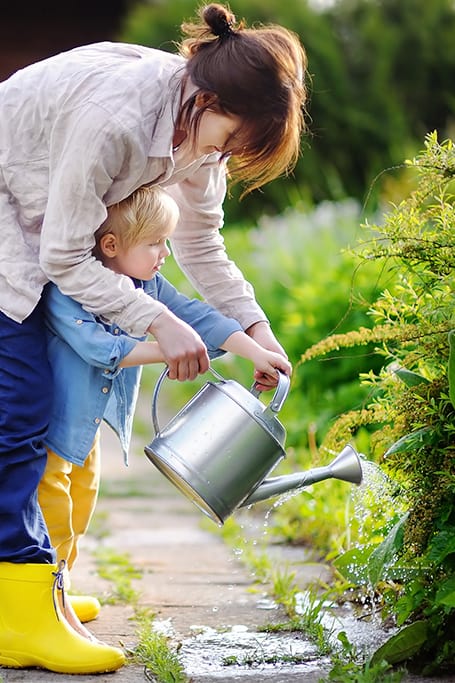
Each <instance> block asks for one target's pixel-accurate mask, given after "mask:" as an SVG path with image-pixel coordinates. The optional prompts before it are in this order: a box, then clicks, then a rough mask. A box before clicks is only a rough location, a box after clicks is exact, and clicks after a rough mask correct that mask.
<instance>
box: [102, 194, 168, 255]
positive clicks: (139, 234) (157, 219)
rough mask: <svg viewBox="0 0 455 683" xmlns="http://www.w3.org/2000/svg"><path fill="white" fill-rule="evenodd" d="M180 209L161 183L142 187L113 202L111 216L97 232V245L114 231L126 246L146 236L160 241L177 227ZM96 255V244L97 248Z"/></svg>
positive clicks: (110, 210) (109, 211) (108, 215)
mask: <svg viewBox="0 0 455 683" xmlns="http://www.w3.org/2000/svg"><path fill="white" fill-rule="evenodd" d="M178 217H179V209H178V206H177V204H176V203H175V201H174V200H173V199H172V197H171V196H170V195H169V194H168V193H167V192H166V191H165V190H163V188H161V187H159V185H150V186H148V187H140V188H139V189H137V190H136V191H135V192H133V194H131V195H129V197H126V199H122V201H120V202H117V204H112V206H109V207H108V209H107V218H106V220H105V221H104V223H102V224H101V226H100V227H99V228H98V230H97V231H96V233H95V239H96V242H97V245H98V243H99V240H100V239H101V237H103V235H106V234H107V233H112V234H113V235H115V236H116V237H117V238H118V240H119V242H120V244H121V245H122V246H123V247H124V248H129V247H131V246H134V245H135V244H138V243H139V242H142V241H143V240H145V239H150V240H154V239H156V240H157V241H158V240H159V239H161V238H162V237H163V235H166V236H167V235H169V234H170V233H171V232H172V231H173V230H174V228H175V226H176V224H177V221H178ZM94 253H95V256H96V255H97V253H96V248H95V252H94Z"/></svg>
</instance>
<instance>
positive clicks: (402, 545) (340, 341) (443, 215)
mask: <svg viewBox="0 0 455 683" xmlns="http://www.w3.org/2000/svg"><path fill="white" fill-rule="evenodd" d="M407 164H408V165H409V167H411V168H412V169H414V171H415V173H416V175H417V178H416V186H415V189H414V190H413V191H412V192H411V193H410V194H409V196H407V197H406V198H405V199H403V200H402V201H401V202H400V203H399V204H398V205H396V206H394V207H393V208H392V209H391V211H390V212H389V213H388V214H387V215H386V216H385V220H384V222H383V224H382V225H366V226H365V228H366V229H367V231H368V237H367V239H366V240H365V242H364V248H363V252H362V256H363V258H364V259H365V260H367V261H371V260H374V261H378V262H383V264H384V268H385V269H388V270H389V271H394V272H395V273H396V275H397V284H396V286H395V287H394V290H393V291H391V290H389V289H384V290H383V291H382V293H381V295H380V296H379V297H378V298H377V299H376V301H375V302H374V303H373V304H372V306H371V309H370V315H371V318H372V320H373V321H374V325H373V327H371V328H363V327H362V328H359V329H358V330H354V331H351V332H348V333H346V334H335V335H331V336H329V337H328V338H327V339H324V340H323V341H321V342H319V343H318V344H316V345H314V346H313V347H312V348H311V349H309V350H307V351H306V352H305V353H304V354H303V355H302V363H305V362H306V361H307V360H309V359H311V358H314V357H316V356H319V357H320V356H323V355H325V354H327V353H330V352H332V351H333V350H334V349H336V350H338V349H341V348H343V349H348V348H351V347H352V348H354V347H359V346H363V345H365V344H370V343H371V342H373V343H374V344H375V345H376V348H377V353H378V354H380V356H381V357H382V359H383V363H382V367H381V369H380V371H379V372H376V371H373V370H371V371H370V372H368V373H363V376H362V379H363V383H364V384H365V385H366V386H370V387H372V388H373V389H374V394H373V395H374V398H373V400H372V401H371V402H370V404H369V405H368V406H366V408H365V409H364V410H362V411H356V410H353V411H349V412H346V413H345V414H343V415H342V416H341V417H340V418H339V419H338V420H337V421H336V423H335V424H334V425H333V426H332V428H331V430H330V431H329V433H328V434H327V436H326V439H325V441H324V444H323V445H324V447H326V448H330V449H332V448H334V449H337V448H339V447H341V446H342V445H343V444H344V443H345V442H346V441H348V440H350V439H352V438H353V437H355V434H356V431H357V429H358V428H359V426H361V425H364V424H366V423H367V424H368V423H369V424H371V425H375V427H376V431H375V432H374V434H373V435H372V437H371V448H370V452H369V454H368V455H369V458H370V459H371V460H374V461H376V462H377V463H380V465H381V468H382V469H383V470H384V472H386V473H387V476H388V477H389V478H390V480H391V481H392V482H393V484H394V486H395V487H396V493H397V494H398V495H399V497H400V500H401V503H403V502H404V503H405V506H406V512H405V514H404V515H403V516H402V517H401V519H398V520H397V519H396V516H394V515H393V512H392V511H390V524H389V529H388V533H385V535H384V538H383V540H382V542H381V543H380V544H377V543H373V544H370V546H369V547H364V548H363V549H362V551H359V549H356V550H350V551H348V554H347V555H346V556H345V557H344V558H343V557H341V558H339V559H338V562H337V564H338V568H339V569H340V571H341V573H343V572H344V573H345V575H346V576H347V577H348V578H349V579H350V580H352V579H353V576H352V571H350V570H348V567H351V569H352V564H353V563H355V552H356V553H357V557H358V558H360V560H359V564H362V562H364V563H365V564H366V573H365V572H364V576H367V577H368V578H369V581H370V583H371V584H372V586H373V587H376V588H378V587H380V592H381V594H382V595H383V609H384V614H385V615H387V616H388V617H389V618H390V617H393V618H394V620H395V622H396V624H397V625H398V626H399V627H400V630H399V632H398V633H397V634H395V635H394V636H393V637H392V638H391V639H390V640H389V641H388V642H387V643H386V644H385V645H384V646H383V647H382V648H380V650H379V651H378V652H377V654H376V655H375V656H374V657H373V660H375V659H376V660H380V659H381V658H382V659H385V660H387V661H389V662H391V663H393V664H395V663H397V662H400V661H407V662H408V665H409V666H410V667H411V669H415V670H417V671H419V672H423V673H424V674H428V673H434V672H438V673H445V672H453V667H454V665H455V496H454V494H455V401H454V399H455V341H454V334H455V332H454V330H455V305H454V304H455V275H454V272H455V271H454V268H455V195H454V188H455V185H454V183H455V147H454V145H453V142H452V141H451V140H447V141H445V142H443V143H440V142H439V141H438V139H437V135H436V134H435V133H432V134H430V135H428V136H427V137H426V139H425V148H424V150H423V151H422V152H421V153H420V154H419V155H418V156H417V157H416V158H415V159H413V160H412V161H409V162H407ZM373 512H374V511H373Z"/></svg>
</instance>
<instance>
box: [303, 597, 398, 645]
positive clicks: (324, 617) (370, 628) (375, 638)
mask: <svg viewBox="0 0 455 683" xmlns="http://www.w3.org/2000/svg"><path fill="white" fill-rule="evenodd" d="M315 602H316V601H315V599H314V597H312V596H311V595H310V593H309V592H308V591H302V592H300V593H297V594H296V596H295V610H296V612H297V614H304V613H306V612H308V609H309V607H310V606H311V605H313V606H315ZM320 606H321V611H320V612H319V613H318V617H317V618H318V620H319V622H320V624H321V625H322V626H323V627H324V629H325V630H326V633H327V634H328V639H329V641H330V643H331V644H332V646H333V647H334V648H335V649H336V648H337V647H339V645H340V643H339V641H338V638H337V636H338V634H339V633H340V632H342V631H344V632H345V633H346V636H347V638H348V640H349V642H350V643H352V644H353V645H355V648H356V650H357V652H358V654H359V655H361V656H363V655H365V656H368V655H371V654H372V653H373V652H374V651H375V650H376V649H377V648H378V647H380V646H381V645H382V644H383V643H385V641H386V640H387V639H388V638H390V637H391V636H392V635H393V634H394V633H396V631H397V630H398V628H388V629H385V628H383V627H382V626H381V622H380V620H379V619H376V618H375V617H374V615H371V614H369V613H368V612H366V613H365V615H363V616H364V617H365V618H363V619H361V618H359V615H358V614H356V613H355V612H354V610H353V608H352V606H351V605H350V604H349V603H345V604H344V605H343V606H342V607H338V606H337V605H334V604H333V603H331V602H330V601H326V600H324V601H322V602H321V605H320Z"/></svg>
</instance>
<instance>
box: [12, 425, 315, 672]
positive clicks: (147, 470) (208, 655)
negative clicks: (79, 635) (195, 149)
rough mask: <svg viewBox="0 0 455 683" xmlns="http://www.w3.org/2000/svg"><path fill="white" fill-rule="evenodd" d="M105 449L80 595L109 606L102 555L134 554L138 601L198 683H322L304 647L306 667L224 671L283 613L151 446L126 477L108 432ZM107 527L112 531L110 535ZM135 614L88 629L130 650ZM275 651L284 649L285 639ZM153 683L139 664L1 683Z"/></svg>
mask: <svg viewBox="0 0 455 683" xmlns="http://www.w3.org/2000/svg"><path fill="white" fill-rule="evenodd" d="M102 444H103V474H102V491H103V493H102V495H101V496H100V500H99V503H98V507H97V511H96V515H95V519H94V522H93V524H92V527H93V532H92V533H90V534H89V536H88V537H87V538H86V539H84V542H83V543H82V545H81V554H80V558H79V559H78V561H77V563H76V565H75V567H74V569H73V573H72V583H73V585H72V588H73V590H74V592H76V593H86V594H91V595H96V596H97V597H98V598H100V599H101V601H103V598H108V597H109V595H110V594H111V589H112V585H111V584H110V583H109V581H106V580H104V579H102V578H100V577H99V575H98V573H97V567H96V563H95V559H94V552H95V551H96V550H97V549H99V548H103V547H104V548H106V549H107V550H108V551H109V552H110V551H113V553H116V554H126V555H128V557H129V564H130V565H131V566H133V567H134V568H135V569H138V570H140V572H141V574H142V575H141V578H140V579H137V580H133V581H132V584H133V587H134V589H135V591H138V592H139V594H140V598H139V605H140V606H141V607H145V608H149V609H150V610H151V611H152V612H153V613H154V615H155V623H156V625H157V627H158V628H160V630H163V631H164V632H165V633H167V634H171V636H172V641H171V642H173V643H174V644H175V645H176V646H177V644H178V647H179V648H180V649H179V656H180V657H181V659H182V662H183V663H184V666H185V672H186V673H187V675H188V677H189V679H191V681H192V683H215V681H216V683H221V682H223V681H226V682H228V681H229V682H230V683H233V682H234V681H238V680H247V681H248V683H264V682H266V681H269V680H270V681H272V680H273V681H274V683H291V682H292V681H299V682H300V683H307V682H308V683H313V682H314V683H316V681H318V680H319V679H320V677H321V676H322V675H323V672H324V667H323V665H322V663H321V662H320V660H319V658H318V657H317V655H316V652H315V649H314V648H313V647H312V646H310V645H309V644H308V643H306V642H304V643H303V645H302V646H301V647H303V646H304V647H305V648H306V651H307V652H308V660H309V661H308V664H305V665H298V666H294V667H279V668H277V667H276V666H275V667H272V666H271V665H264V666H262V667H261V666H259V667H255V668H248V667H242V670H239V667H236V666H224V665H223V658H224V657H229V656H232V654H233V653H234V654H237V655H238V654H239V650H240V651H243V653H245V651H247V650H248V649H251V648H253V649H255V650H256V652H257V650H258V648H269V647H270V646H273V642H272V641H273V638H274V636H273V635H270V634H268V635H264V634H259V633H257V629H258V627H259V626H260V625H263V624H268V623H271V622H278V621H285V620H286V617H285V615H284V613H283V612H282V610H281V608H279V607H277V606H276V605H275V604H274V603H273V602H272V601H270V599H269V598H268V597H267V595H266V594H265V593H262V592H257V589H255V590H252V587H253V585H254V579H253V577H251V576H250V575H249V573H248V571H247V570H246V569H245V568H244V567H243V566H242V565H241V563H240V562H239V561H238V559H237V558H236V555H235V553H234V552H233V551H232V550H230V549H229V548H228V547H227V546H226V545H225V544H224V543H223V541H222V540H221V539H220V537H219V535H218V534H217V533H216V530H217V527H216V525H214V523H213V522H212V521H211V520H208V519H206V518H205V516H204V515H203V513H201V512H200V511H199V510H197V508H195V507H194V505H193V504H192V503H191V502H189V501H187V500H186V498H185V497H184V496H183V495H182V494H181V493H179V492H178V491H177V490H176V489H175V487H174V486H173V485H171V484H170V483H169V482H168V481H167V480H166V479H165V477H164V476H163V475H161V474H160V473H159V472H158V471H157V470H156V468H155V467H154V466H153V465H152V464H151V463H150V462H149V461H148V460H147V458H146V457H145V455H143V445H144V444H143V443H142V444H138V446H137V447H136V448H134V449H133V451H134V452H133V454H132V456H131V458H130V466H129V468H127V469H126V468H125V467H124V465H123V462H122V456H121V454H120V451H119V446H118V444H117V442H116V440H115V438H114V437H113V435H112V434H111V432H110V430H109V429H103V433H102ZM212 525H213V527H212ZM100 528H102V530H105V531H106V535H105V536H104V535H103V532H100ZM211 528H212V529H213V531H212V530H211ZM100 535H101V536H102V538H101V539H100V538H99V536H100ZM133 614H134V610H133V608H132V607H131V606H128V605H125V604H115V605H109V604H106V605H103V607H102V610H101V614H100V616H99V617H98V619H96V620H95V621H94V622H91V624H89V628H90V630H91V631H92V632H93V633H94V634H95V635H96V636H97V637H99V638H100V639H101V640H104V641H105V642H107V643H109V644H112V645H119V644H120V645H121V646H123V647H125V648H127V649H132V648H134V646H135V645H136V644H137V634H136V630H137V623H136V622H135V621H134V619H132V617H133ZM220 634H222V635H220ZM264 638H266V639H267V643H264ZM289 642H290V641H289ZM296 646H297V643H296ZM276 647H277V648H278V650H280V649H282V644H281V642H280V641H279V640H277V643H276ZM240 654H241V652H240ZM146 680H149V679H147V678H146V676H145V673H144V667H143V666H141V665H137V664H132V663H128V664H127V665H126V666H125V667H124V668H122V669H120V670H119V671H117V672H114V673H111V674H99V675H95V676H91V675H71V676H68V675H65V674H53V673H51V672H48V671H40V670H36V669H35V670H32V669H30V670H14V669H1V668H0V683H13V682H14V683H16V682H18V681H27V682H30V683H54V682H55V683H58V682H60V683H63V681H71V683H77V682H78V681H81V683H82V682H84V683H92V682H93V683H95V682H96V683H104V682H105V681H106V682H110V683H139V682H141V683H143V682H144V681H146Z"/></svg>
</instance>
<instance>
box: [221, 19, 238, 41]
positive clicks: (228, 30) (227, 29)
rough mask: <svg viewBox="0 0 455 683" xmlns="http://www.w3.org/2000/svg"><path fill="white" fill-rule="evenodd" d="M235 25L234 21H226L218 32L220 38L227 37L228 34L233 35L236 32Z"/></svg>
mask: <svg viewBox="0 0 455 683" xmlns="http://www.w3.org/2000/svg"><path fill="white" fill-rule="evenodd" d="M233 25H234V24H233V22H232V21H226V22H225V24H224V26H223V28H222V29H221V31H220V32H219V33H218V37H219V38H227V37H228V36H232V35H233V34H234V29H233Z"/></svg>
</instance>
